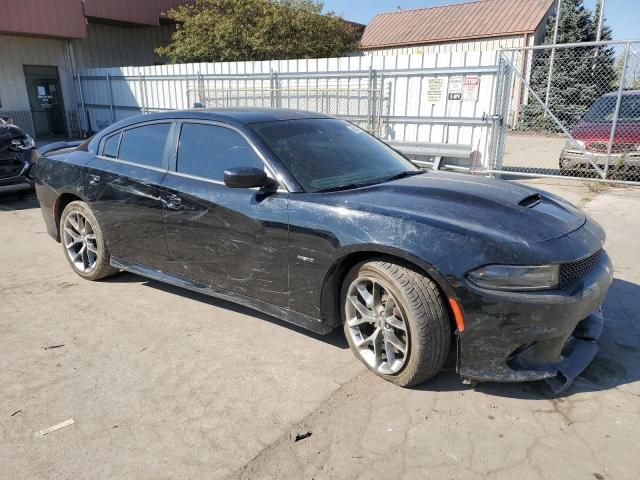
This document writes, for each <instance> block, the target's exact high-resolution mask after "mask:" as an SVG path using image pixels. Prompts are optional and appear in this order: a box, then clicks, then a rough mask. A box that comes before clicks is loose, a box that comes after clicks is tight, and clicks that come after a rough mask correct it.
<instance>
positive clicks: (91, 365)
mask: <svg viewBox="0 0 640 480" xmlns="http://www.w3.org/2000/svg"><path fill="white" fill-rule="evenodd" d="M529 183H533V184H535V186H537V187H539V188H543V189H549V190H551V191H554V192H555V193H558V194H560V195H563V196H565V197H566V198H568V199H569V200H570V201H572V202H573V203H574V204H577V205H579V206H581V207H583V208H584V209H585V210H586V212H587V213H588V214H590V215H591V216H592V217H593V218H595V219H596V220H597V221H598V222H600V223H601V224H602V225H603V226H604V228H605V229H606V231H607V234H608V240H607V245H606V248H607V249H608V252H609V254H610V256H611V257H612V260H613V262H614V265H615V280H614V283H613V285H612V288H611V291H610V294H609V297H608V299H607V301H606V304H605V307H604V313H605V318H606V327H605V332H604V336H603V339H602V345H601V349H600V352H599V354H598V356H597V357H596V359H595V361H594V362H593V364H592V365H591V366H590V367H589V369H588V370H586V371H585V372H584V373H583V375H582V376H581V377H580V378H579V379H578V380H577V382H576V384H575V385H574V386H573V387H572V388H571V390H570V391H569V392H568V393H567V394H565V395H563V396H562V397H559V398H553V397H550V396H548V395H547V394H546V393H545V391H544V389H543V388H542V387H541V385H539V384H524V385H514V384H510V385H499V384H480V385H478V386H476V387H471V386H466V385H462V383H461V382H460V379H459V378H458V377H457V376H456V375H455V373H454V372H453V371H452V370H451V369H449V370H447V371H445V372H443V373H442V374H440V375H439V376H438V377H437V378H436V379H435V380H434V381H432V382H430V383H427V384H425V385H423V386H421V387H420V388H416V389H401V388H398V387H395V386H393V385H391V384H389V383H386V382H384V381H382V380H380V379H378V378H377V377H375V376H374V375H373V374H371V373H369V372H367V371H366V370H365V368H364V367H363V366H361V365H360V364H359V362H358V361H357V360H356V359H355V358H354V357H353V356H352V354H351V352H350V351H349V350H348V348H347V344H346V342H345V341H344V339H343V337H342V334H341V332H339V331H338V332H334V333H333V334H331V335H329V336H326V337H320V336H317V335H314V334H311V333H307V332H305V331H303V330H301V329H298V328H296V327H292V326H288V325H286V324H284V323H282V322H280V321H278V320H275V319H273V318H270V317H267V316H264V315H261V314H257V313H256V312H253V311H251V310H248V309H245V308H242V307H239V306H235V305H232V304H229V303H226V302H222V301H218V300H215V299H211V298H209V297H205V296H202V295H199V294H195V293H191V292H187V291H183V290H180V289H177V288H174V287H171V286H167V285H163V284H160V283H157V282H153V281H148V280H146V279H144V278H142V277H138V276H134V275H130V274H121V275H118V276H116V277H113V278H111V279H109V280H107V281H103V282H96V283H91V282H86V281H83V280H82V279H80V278H79V277H77V276H75V275H74V274H73V273H72V271H71V269H70V267H69V266H68V264H67V262H66V260H65V259H64V257H63V253H62V248H61V246H60V245H59V244H56V243H55V242H53V241H52V240H51V239H50V238H49V237H48V235H47V234H46V232H45V229H44V224H43V222H42V219H41V215H40V211H39V209H38V208H37V205H36V203H35V200H34V198H33V197H32V196H31V197H26V198H17V197H14V196H13V197H12V196H1V197H0V245H1V246H2V248H1V249H0V265H1V268H0V292H1V296H0V299H1V301H0V332H1V335H0V352H1V353H0V478H11V479H23V478H24V479H27V478H29V479H30V478H92V479H98V478H100V479H112V478H118V479H129V478H131V479H147V478H148V479H162V478H167V479H168V478H208V479H225V478H234V479H235V478H246V479H284V478H286V479H289V478H291V479H311V478H315V479H351V478H354V479H355V478H398V479H413V478H415V479H418V478H419V479H423V478H438V479H449V478H451V479H467V478H469V479H471V478H505V479H513V478H518V479H519V480H524V479H530V478H531V479H538V478H540V479H591V478H596V479H603V478H606V479H634V480H635V479H637V478H638V472H639V471H640V443H638V440H637V439H638V438H640V358H639V352H640V321H639V316H638V309H639V307H640V286H639V285H640V262H639V258H640V255H639V254H638V253H637V243H638V238H639V237H640V215H639V214H638V212H639V211H640V189H633V188H604V189H601V188H594V187H590V188H589V187H587V186H585V185H583V184H571V185H569V184H558V183H549V182H542V181H534V182H529ZM68 419H73V421H74V423H73V424H71V425H68V426H66V427H64V428H61V429H59V430H57V431H54V432H52V433H49V434H48V435H44V436H43V435H40V434H38V433H37V432H39V431H40V430H43V429H46V428H48V427H51V426H54V425H57V424H59V423H60V422H63V421H65V420H68ZM308 434H310V435H308ZM303 437H304V438H303ZM296 438H298V439H299V440H298V441H296Z"/></svg>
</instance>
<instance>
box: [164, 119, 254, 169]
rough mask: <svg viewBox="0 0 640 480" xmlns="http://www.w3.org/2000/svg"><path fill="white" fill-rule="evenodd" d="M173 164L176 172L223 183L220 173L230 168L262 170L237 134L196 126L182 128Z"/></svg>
mask: <svg viewBox="0 0 640 480" xmlns="http://www.w3.org/2000/svg"><path fill="white" fill-rule="evenodd" d="M177 160H178V161H177V170H178V172H180V173H186V174H189V175H195V176H197V177H203V178H208V179H211V180H224V171H225V170H226V169H228V168H232V167H254V168H260V169H263V168H264V164H263V163H262V160H260V158H259V157H258V156H257V155H256V153H255V152H254V150H253V149H252V148H251V147H250V146H249V144H248V143H247V142H246V141H245V139H244V138H242V136H241V135H240V134H238V133H237V132H235V131H233V130H231V129H229V128H224V127H217V126H215V125H204V124H199V123H185V124H183V125H182V130H181V132H180V143H179V145H178V159H177Z"/></svg>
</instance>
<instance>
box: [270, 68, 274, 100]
mask: <svg viewBox="0 0 640 480" xmlns="http://www.w3.org/2000/svg"><path fill="white" fill-rule="evenodd" d="M273 94H274V81H273V68H271V69H269V106H270V107H271V108H273V107H274V106H275V105H274V101H273Z"/></svg>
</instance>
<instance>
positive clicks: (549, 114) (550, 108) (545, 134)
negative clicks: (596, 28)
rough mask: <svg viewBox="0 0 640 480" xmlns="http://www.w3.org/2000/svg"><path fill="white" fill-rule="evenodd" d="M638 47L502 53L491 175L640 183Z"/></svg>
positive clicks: (598, 44) (615, 44) (610, 44)
mask: <svg viewBox="0 0 640 480" xmlns="http://www.w3.org/2000/svg"><path fill="white" fill-rule="evenodd" d="M639 46H640V43H633V42H587V43H578V44H562V45H541V46H535V47H525V48H513V49H504V50H502V51H501V52H500V54H499V71H498V82H497V89H496V92H495V98H496V101H495V111H494V115H493V117H494V119H495V120H494V121H495V127H496V128H495V129H494V133H493V136H492V148H491V154H492V162H491V170H490V172H491V173H503V174H512V175H521V176H550V177H574V178H582V179H592V180H598V181H615V182H625V183H626V182H632V183H636V182H640V55H639V53H638V51H639V48H638V47H639Z"/></svg>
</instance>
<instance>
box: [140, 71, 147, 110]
mask: <svg viewBox="0 0 640 480" xmlns="http://www.w3.org/2000/svg"><path fill="white" fill-rule="evenodd" d="M138 80H139V82H140V95H141V97H142V98H141V100H142V113H147V86H146V83H145V78H144V75H138Z"/></svg>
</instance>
